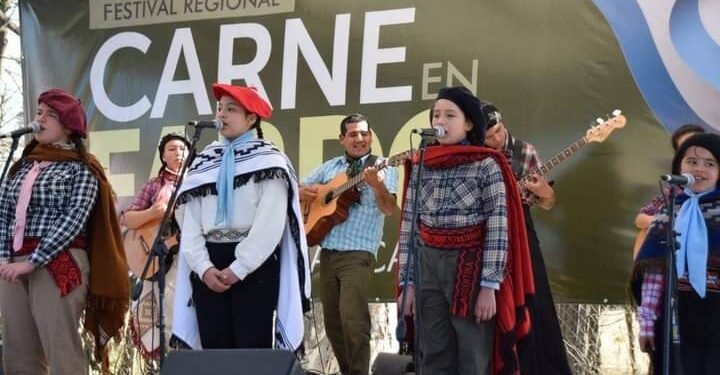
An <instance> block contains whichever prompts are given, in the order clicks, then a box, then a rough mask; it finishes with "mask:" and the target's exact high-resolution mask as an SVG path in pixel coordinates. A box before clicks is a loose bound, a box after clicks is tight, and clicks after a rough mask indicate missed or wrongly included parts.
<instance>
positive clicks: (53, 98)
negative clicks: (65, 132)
mask: <svg viewBox="0 0 720 375" xmlns="http://www.w3.org/2000/svg"><path fill="white" fill-rule="evenodd" d="M40 103H45V104H47V105H48V106H49V107H50V108H52V109H54V110H55V112H57V114H58V117H59V120H60V123H61V124H62V125H63V126H64V127H65V128H66V129H69V130H72V131H73V132H75V133H77V134H79V135H80V136H81V137H83V138H87V120H86V119H85V110H83V107H82V105H80V99H78V98H76V97H74V96H72V95H70V94H69V93H68V92H67V91H65V90H61V89H50V90H48V91H45V92H44V93H42V94H40V96H39V97H38V104H40Z"/></svg>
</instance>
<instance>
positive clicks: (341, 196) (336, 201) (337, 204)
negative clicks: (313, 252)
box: [300, 151, 412, 246]
mask: <svg viewBox="0 0 720 375" xmlns="http://www.w3.org/2000/svg"><path fill="white" fill-rule="evenodd" d="M411 156H412V152H411V151H405V152H402V153H399V154H397V155H394V156H391V157H389V158H387V159H385V160H384V161H382V162H381V163H379V164H376V165H374V167H375V168H377V169H378V170H381V169H383V168H385V167H394V166H397V165H400V164H402V163H403V161H405V160H406V159H409V158H410V157H411ZM363 181H365V179H364V178H363V173H362V172H360V173H358V174H357V175H356V176H355V177H348V175H347V174H346V173H340V174H338V175H337V176H335V178H333V179H332V180H330V181H329V182H328V183H327V184H324V185H321V186H320V187H319V189H318V194H317V197H316V198H315V199H314V200H312V201H309V202H300V204H301V205H302V213H303V221H304V222H305V234H306V237H307V243H308V246H315V245H317V244H319V243H320V241H322V239H323V238H325V236H327V234H328V233H330V230H331V229H332V228H333V227H334V226H335V225H338V224H340V223H342V222H343V221H345V220H346V219H347V217H348V211H349V210H350V205H352V204H353V203H355V202H357V200H358V199H360V192H359V191H358V190H357V188H356V187H357V186H358V185H359V184H360V183H362V182H363Z"/></svg>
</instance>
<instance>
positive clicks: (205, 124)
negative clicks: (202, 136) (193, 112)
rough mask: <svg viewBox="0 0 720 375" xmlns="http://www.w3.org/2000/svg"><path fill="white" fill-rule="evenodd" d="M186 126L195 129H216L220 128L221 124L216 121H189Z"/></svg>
mask: <svg viewBox="0 0 720 375" xmlns="http://www.w3.org/2000/svg"><path fill="white" fill-rule="evenodd" d="M188 125H190V126H194V127H195V128H196V129H206V128H208V129H210V128H212V129H216V130H219V129H220V128H222V122H220V121H218V120H205V121H189V122H188Z"/></svg>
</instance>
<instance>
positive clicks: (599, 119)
mask: <svg viewBox="0 0 720 375" xmlns="http://www.w3.org/2000/svg"><path fill="white" fill-rule="evenodd" d="M595 122H597V123H598V125H600V124H602V123H603V122H605V120H603V118H602V117H598V118H596V119H595Z"/></svg>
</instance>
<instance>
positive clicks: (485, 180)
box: [399, 157, 508, 287]
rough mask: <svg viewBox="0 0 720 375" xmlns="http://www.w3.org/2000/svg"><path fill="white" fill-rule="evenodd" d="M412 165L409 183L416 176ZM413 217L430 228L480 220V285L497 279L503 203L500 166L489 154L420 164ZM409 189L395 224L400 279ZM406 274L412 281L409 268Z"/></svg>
mask: <svg viewBox="0 0 720 375" xmlns="http://www.w3.org/2000/svg"><path fill="white" fill-rule="evenodd" d="M416 174H417V169H416V166H413V170H412V172H411V175H410V181H411V184H413V181H414V180H415V178H416ZM419 196H420V199H419V202H418V209H419V212H418V217H419V220H420V222H421V223H423V224H425V225H427V226H429V227H432V228H462V227H468V226H475V225H481V224H483V223H484V224H485V246H484V248H483V249H482V251H483V269H482V272H481V274H480V281H479V282H480V284H481V285H482V286H489V287H494V286H497V285H499V284H500V282H502V280H503V277H504V269H505V261H506V258H507V245H508V238H507V208H506V203H505V183H504V182H503V178H502V172H501V171H500V167H499V166H498V165H497V163H496V162H495V161H494V160H493V159H492V158H489V157H488V158H485V159H483V160H481V161H478V162H474V163H468V164H464V165H460V166H457V167H454V168H451V169H441V168H427V167H426V168H425V169H424V171H423V176H422V181H421V182H420V193H419ZM414 206H415V191H414V189H412V187H411V188H408V190H407V192H406V199H405V203H404V205H403V212H402V222H401V223H400V239H399V250H400V280H401V281H402V280H404V278H405V265H406V264H407V254H408V244H409V242H410V240H411V239H412V238H414V237H415V236H414V235H411V233H410V227H411V224H412V223H411V220H412V217H413V209H414ZM408 276H409V277H408V279H409V280H410V281H412V282H414V274H413V269H412V267H411V268H410V269H409V275H408Z"/></svg>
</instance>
